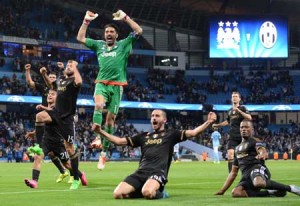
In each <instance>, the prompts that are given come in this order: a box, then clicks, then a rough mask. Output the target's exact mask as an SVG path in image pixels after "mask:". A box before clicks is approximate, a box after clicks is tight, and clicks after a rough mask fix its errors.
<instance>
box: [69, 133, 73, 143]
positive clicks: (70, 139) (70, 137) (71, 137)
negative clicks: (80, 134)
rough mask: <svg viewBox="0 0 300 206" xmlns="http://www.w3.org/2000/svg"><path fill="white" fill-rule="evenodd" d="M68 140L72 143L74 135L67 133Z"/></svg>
mask: <svg viewBox="0 0 300 206" xmlns="http://www.w3.org/2000/svg"><path fill="white" fill-rule="evenodd" d="M68 142H69V143H71V144H74V136H73V135H68Z"/></svg>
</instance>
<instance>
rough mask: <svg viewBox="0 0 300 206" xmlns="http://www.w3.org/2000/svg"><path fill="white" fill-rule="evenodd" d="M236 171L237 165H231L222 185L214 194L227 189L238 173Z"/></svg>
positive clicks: (220, 193)
mask: <svg viewBox="0 0 300 206" xmlns="http://www.w3.org/2000/svg"><path fill="white" fill-rule="evenodd" d="M238 171H239V169H238V167H237V166H235V165H233V166H232V169H231V172H230V173H229V175H228V177H227V179H226V181H225V183H224V185H223V187H222V188H221V189H220V190H219V191H218V192H217V193H215V195H223V194H224V193H225V192H226V191H227V190H228V188H229V187H230V186H231V185H232V183H233V182H234V180H235V178H236V176H237V175H238Z"/></svg>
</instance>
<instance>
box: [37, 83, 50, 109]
mask: <svg viewBox="0 0 300 206" xmlns="http://www.w3.org/2000/svg"><path fill="white" fill-rule="evenodd" d="M34 86H35V89H36V91H38V92H39V93H40V95H41V96H42V105H44V106H47V105H48V103H47V96H48V93H49V88H48V87H47V86H46V84H40V83H37V82H35V83H34Z"/></svg>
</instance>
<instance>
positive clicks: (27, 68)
mask: <svg viewBox="0 0 300 206" xmlns="http://www.w3.org/2000/svg"><path fill="white" fill-rule="evenodd" d="M30 68H31V64H26V65H25V77H26V83H27V84H28V86H29V87H30V88H35V83H34V81H33V80H32V79H31V75H30Z"/></svg>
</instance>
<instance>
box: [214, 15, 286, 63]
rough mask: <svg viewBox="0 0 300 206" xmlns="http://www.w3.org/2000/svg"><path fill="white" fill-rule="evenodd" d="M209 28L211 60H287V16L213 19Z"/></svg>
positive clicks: (218, 17)
mask: <svg viewBox="0 0 300 206" xmlns="http://www.w3.org/2000/svg"><path fill="white" fill-rule="evenodd" d="M209 25H210V29H209V57H210V58H287V57H288V20H287V18H286V17H284V16H263V17H262V16H259V17H257V16H213V17H211V18H210V20H209Z"/></svg>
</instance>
